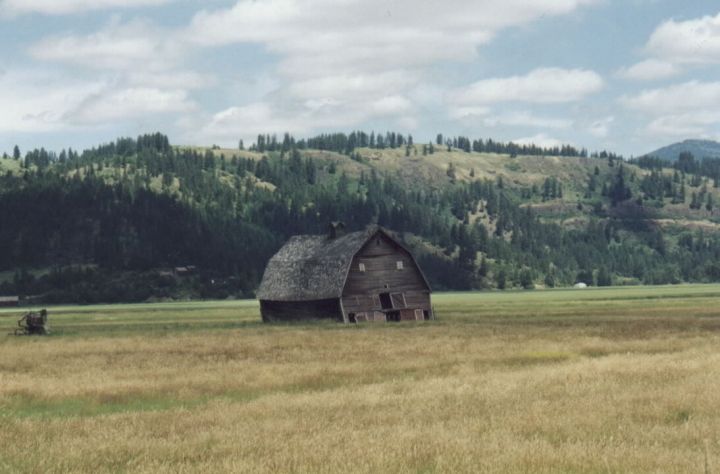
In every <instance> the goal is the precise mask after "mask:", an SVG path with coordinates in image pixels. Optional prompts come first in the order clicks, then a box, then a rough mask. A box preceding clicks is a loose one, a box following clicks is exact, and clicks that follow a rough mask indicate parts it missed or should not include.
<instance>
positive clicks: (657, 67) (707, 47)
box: [618, 14, 720, 81]
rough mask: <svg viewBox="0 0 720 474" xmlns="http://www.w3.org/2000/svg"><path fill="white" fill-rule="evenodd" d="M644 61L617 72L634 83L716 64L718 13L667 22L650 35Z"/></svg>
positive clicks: (718, 53) (718, 56) (718, 57)
mask: <svg viewBox="0 0 720 474" xmlns="http://www.w3.org/2000/svg"><path fill="white" fill-rule="evenodd" d="M644 53H645V54H646V55H647V56H649V58H648V59H646V60H644V61H641V62H639V63H637V64H634V65H632V66H630V67H628V68H623V69H620V70H619V71H618V75H619V76H620V77H624V78H626V79H631V80H636V81H651V80H660V79H667V78H670V77H673V76H677V75H679V74H680V73H681V72H682V69H683V67H682V66H699V65H706V64H720V14H718V15H716V16H704V17H701V18H695V19H692V20H685V21H677V20H672V19H671V20H667V21H665V22H663V23H662V24H660V25H659V26H658V27H657V28H655V30H654V31H653V33H652V34H651V35H650V38H649V39H648V41H647V43H646V44H645V47H644Z"/></svg>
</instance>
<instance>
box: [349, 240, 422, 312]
mask: <svg viewBox="0 0 720 474" xmlns="http://www.w3.org/2000/svg"><path fill="white" fill-rule="evenodd" d="M398 262H401V263H400V267H401V268H399V265H398ZM361 264H362V266H363V268H364V270H365V271H361V270H360V268H361V266H360V265H361ZM381 293H390V295H391V299H392V301H393V303H394V306H396V305H398V302H399V301H402V299H403V298H402V297H404V301H405V303H406V304H405V307H406V308H410V309H423V310H425V311H428V313H429V312H430V291H429V288H428V287H427V285H426V284H425V280H424V279H423V277H422V275H421V274H420V270H419V269H418V268H417V266H416V265H415V263H414V261H413V259H412V257H411V256H410V255H409V254H408V253H407V252H406V251H405V250H404V249H402V248H401V247H399V246H398V245H396V244H395V243H394V242H392V241H391V240H390V239H388V238H386V237H384V236H382V235H378V236H376V237H374V238H373V239H371V240H370V241H369V242H368V243H367V244H365V246H364V247H363V248H362V249H361V250H360V252H358V253H357V255H356V256H355V258H353V261H352V264H351V266H350V271H349V272H348V278H347V281H346V282H345V287H344V289H343V298H342V302H343V308H344V309H345V313H346V314H349V313H359V312H364V311H374V310H381V309H382V304H381V302H380V297H379V295H380V294H381ZM400 294H402V297H401V296H400Z"/></svg>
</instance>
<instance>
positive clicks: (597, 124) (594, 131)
mask: <svg viewBox="0 0 720 474" xmlns="http://www.w3.org/2000/svg"><path fill="white" fill-rule="evenodd" d="M614 121H615V117H605V118H603V119H600V120H595V121H594V122H592V123H591V124H590V126H589V127H588V128H587V131H588V133H590V135H592V136H594V137H595V138H606V137H607V136H608V134H609V133H610V126H611V125H612V123H613V122H614Z"/></svg>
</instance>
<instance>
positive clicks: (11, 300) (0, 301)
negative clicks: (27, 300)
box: [0, 296, 20, 307]
mask: <svg viewBox="0 0 720 474" xmlns="http://www.w3.org/2000/svg"><path fill="white" fill-rule="evenodd" d="M19 305H20V297H19V296H0V307H11V306H19Z"/></svg>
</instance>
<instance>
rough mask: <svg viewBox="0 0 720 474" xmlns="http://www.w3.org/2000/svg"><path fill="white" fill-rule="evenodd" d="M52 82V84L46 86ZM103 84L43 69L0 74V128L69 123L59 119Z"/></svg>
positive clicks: (47, 127)
mask: <svg viewBox="0 0 720 474" xmlns="http://www.w3.org/2000/svg"><path fill="white" fill-rule="evenodd" d="M48 83H52V84H53V87H47V84H48ZM102 88H103V84H102V83H99V82H92V81H81V80H62V79H60V78H58V77H57V76H56V75H55V74H51V73H49V72H47V71H39V70H32V71H13V72H8V73H6V74H4V75H2V76H0V103H1V104H2V113H0V131H2V132H52V131H57V130H63V129H66V128H68V127H69V125H68V124H67V123H66V122H65V121H64V120H63V115H64V114H65V112H67V111H68V110H70V109H72V108H74V107H77V106H78V104H80V103H81V102H82V101H83V100H84V98H85V97H87V95H88V94H92V93H97V92H99V91H101V90H102Z"/></svg>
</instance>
